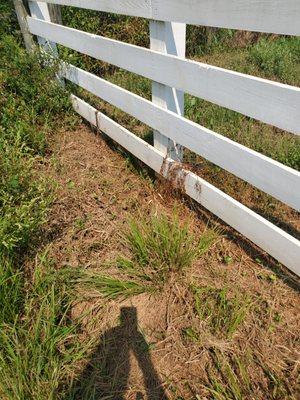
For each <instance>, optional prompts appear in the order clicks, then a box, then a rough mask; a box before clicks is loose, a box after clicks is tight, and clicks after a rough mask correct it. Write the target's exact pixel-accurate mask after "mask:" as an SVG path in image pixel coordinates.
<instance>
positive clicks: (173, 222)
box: [117, 211, 218, 287]
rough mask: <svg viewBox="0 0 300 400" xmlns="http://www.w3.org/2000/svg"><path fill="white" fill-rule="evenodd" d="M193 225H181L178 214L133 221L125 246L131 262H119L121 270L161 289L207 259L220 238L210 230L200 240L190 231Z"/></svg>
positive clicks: (153, 216) (126, 235)
mask: <svg viewBox="0 0 300 400" xmlns="http://www.w3.org/2000/svg"><path fill="white" fill-rule="evenodd" d="M189 225H190V224H189V221H183V222H181V221H180V218H179V216H178V215H177V214H176V212H175V211H174V213H173V215H172V217H168V216H166V215H164V214H157V215H155V214H154V215H152V216H151V217H150V218H147V219H146V218H143V217H141V218H140V219H139V221H138V222H137V221H136V220H131V221H130V222H129V230H128V231H127V232H126V233H125V235H124V242H125V245H126V247H127V248H129V250H130V253H131V256H130V258H124V257H121V258H119V259H118V261H117V264H118V268H119V269H121V270H123V271H124V272H126V273H127V274H129V275H131V276H133V277H134V276H135V277H138V278H140V279H143V280H145V281H147V282H150V283H152V284H154V285H155V286H157V287H161V286H162V285H163V284H164V283H165V282H166V281H167V280H168V278H169V276H170V274H171V273H172V272H173V273H174V272H175V273H182V272H183V271H185V270H186V269H188V268H189V267H191V265H192V263H193V262H194V261H195V260H196V259H197V258H199V257H201V256H203V255H204V254H205V253H206V252H207V251H208V250H209V248H210V247H211V246H212V244H213V243H214V242H215V240H216V238H217V237H218V233H217V232H216V231H213V230H207V231H206V232H204V233H203V234H202V236H201V237H200V239H197V238H196V237H195V235H194V234H193V233H192V232H191V230H190V229H189Z"/></svg>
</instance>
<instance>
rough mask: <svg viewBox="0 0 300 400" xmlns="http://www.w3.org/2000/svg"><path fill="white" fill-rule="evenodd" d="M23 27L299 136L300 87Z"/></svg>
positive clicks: (67, 32)
mask: <svg viewBox="0 0 300 400" xmlns="http://www.w3.org/2000/svg"><path fill="white" fill-rule="evenodd" d="M28 25H29V29H30V31H31V32H32V33H33V34H35V35H39V36H42V37H45V38H47V39H49V40H51V41H53V42H56V43H59V44H61V45H64V46H66V47H69V48H71V49H73V50H76V51H79V52H81V53H84V54H87V55H89V56H91V57H94V58H96V59H100V60H102V61H105V62H108V63H111V64H114V65H116V66H118V67H120V68H123V69H126V70H128V71H131V72H135V73H137V74H139V75H141V76H144V77H146V78H149V79H151V80H153V81H155V82H159V83H162V84H164V85H167V86H170V87H175V88H177V89H179V90H181V91H184V92H186V93H189V94H192V95H194V96H197V97H200V98H202V99H205V100H208V101H210V102H212V103H215V104H218V105H220V106H223V107H227V108H229V109H231V110H234V111H237V112H240V113H242V114H244V115H246V116H248V117H251V118H255V119H257V120H260V121H262V122H265V123H268V124H271V125H274V126H276V127H278V128H280V129H284V130H286V131H289V132H292V133H295V134H300V88H297V87H293V86H289V85H283V84H280V83H277V82H272V81H269V80H266V79H261V78H256V77H253V76H250V75H245V74H241V73H238V72H234V71H229V70H226V69H223V68H218V67H214V66H212V65H207V64H203V63H199V62H195V61H190V60H185V59H181V58H180V57H176V56H172V55H166V54H160V53H159V52H157V51H151V50H149V49H145V48H143V47H138V46H134V45H131V44H127V43H123V42H119V41H117V40H113V39H107V38H104V37H102V36H97V35H93V34H91V33H86V32H82V31H78V30H76V29H72V28H67V27H64V26H60V25H57V24H53V23H49V22H45V21H40V20H38V19H35V18H29V19H28ZM177 95H178V94H177ZM170 106H172V104H171V105H170ZM174 109H175V106H174Z"/></svg>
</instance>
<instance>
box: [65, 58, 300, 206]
mask: <svg viewBox="0 0 300 400" xmlns="http://www.w3.org/2000/svg"><path fill="white" fill-rule="evenodd" d="M62 74H63V75H64V76H65V78H66V79H69V80H70V81H72V82H73V83H75V84H77V85H79V86H80V87H82V88H84V89H86V90H88V91H89V92H91V93H93V94H94V95H96V96H98V97H100V98H101V99H103V100H104V101H107V102H108V103H110V104H112V105H114V106H116V107H118V108H120V109H121V110H123V111H125V112H126V113H128V114H131V115H132V116H133V117H135V118H137V119H138V120H140V121H142V122H144V123H145V124H146V125H148V126H150V127H152V128H153V129H156V130H158V131H159V132H162V133H163V134H164V135H165V136H167V137H169V138H171V139H172V140H174V141H175V142H176V143H180V144H181V145H183V146H184V147H186V148H188V149H190V150H191V151H193V152H195V153H197V154H199V155H201V156H202V157H204V158H206V159H207V160H209V161H211V162H213V163H214V164H216V165H218V166H220V167H221V168H224V169H225V170H227V171H229V172H231V173H233V174H234V175H236V176H238V177H239V178H241V179H244V180H245V181H247V182H249V183H251V184H252V185H254V186H256V187H257V188H259V189H261V190H263V191H264V192H266V193H268V194H270V195H271V196H273V197H275V198H277V199H279V200H281V201H283V202H284V203H286V204H288V205H289V206H291V207H293V208H295V209H296V210H298V211H299V210H300V173H299V172H298V171H295V170H293V169H292V168H289V167H287V166H284V165H283V164H280V163H279V162H277V161H274V160H272V159H270V158H268V157H266V156H264V155H262V154H260V153H257V152H256V151H253V150H251V149H248V148H247V147H245V146H242V145H241V144H239V143H236V142H234V141H232V140H230V139H228V138H226V137H224V136H222V135H220V134H218V133H216V132H213V131H211V130H209V129H207V128H205V127H203V126H200V125H198V124H196V123H194V122H191V121H189V120H188V119H186V118H183V117H181V116H179V115H177V114H175V113H173V112H171V111H169V110H165V109H162V108H160V107H159V106H157V105H155V104H153V103H152V102H150V101H148V100H146V99H144V98H142V97H140V96H137V95H136V94H133V93H131V92H129V91H127V90H125V89H122V88H120V87H119V86H117V85H114V84H112V83H110V82H107V81H106V80H104V79H102V78H99V77H97V76H95V75H93V74H91V73H89V72H86V71H84V70H82V69H80V68H77V67H75V66H72V65H65V68H63V71H62Z"/></svg>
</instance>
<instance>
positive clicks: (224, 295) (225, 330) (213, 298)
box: [186, 286, 250, 340]
mask: <svg viewBox="0 0 300 400" xmlns="http://www.w3.org/2000/svg"><path fill="white" fill-rule="evenodd" d="M192 292H193V297H194V310H195V312H196V315H197V316H198V318H199V319H200V320H201V321H204V322H205V323H206V326H207V329H208V330H209V332H210V333H211V334H212V335H215V336H217V337H221V338H231V337H232V335H233V334H234V333H235V332H236V331H237V329H238V328H239V326H240V325H241V324H242V323H243V321H244V320H245V317H246V315H247V311H248V310H249V307H250V300H249V298H247V297H245V296H241V295H239V294H234V295H233V296H230V294H229V290H228V289H227V288H223V289H216V288H212V287H207V286H203V287H198V286H193V287H192ZM186 334H187V336H188V337H190V338H193V339H194V340H195V339H196V340H197V338H198V337H199V334H198V332H197V329H196V330H195V329H194V328H188V330H187V331H186Z"/></svg>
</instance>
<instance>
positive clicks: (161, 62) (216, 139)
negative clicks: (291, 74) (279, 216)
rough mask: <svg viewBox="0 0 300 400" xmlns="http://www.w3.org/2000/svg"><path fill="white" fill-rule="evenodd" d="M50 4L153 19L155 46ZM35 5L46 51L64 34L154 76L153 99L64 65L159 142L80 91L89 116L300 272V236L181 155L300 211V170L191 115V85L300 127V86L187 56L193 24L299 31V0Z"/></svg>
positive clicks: (218, 100) (238, 107)
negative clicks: (111, 35)
mask: <svg viewBox="0 0 300 400" xmlns="http://www.w3.org/2000/svg"><path fill="white" fill-rule="evenodd" d="M47 3H52V4H58V5H65V6H76V7H81V8H87V9H93V10H99V11H105V12H114V13H120V14H127V15H134V16H138V17H144V18H148V19H150V20H151V21H150V28H151V29H150V35H151V49H146V48H142V47H138V46H134V45H131V44H127V43H123V42H120V41H117V40H112V39H108V38H105V37H102V36H97V35H94V34H92V33H86V32H82V31H79V30H76V29H72V28H68V27H65V26H63V25H59V24H56V23H53V22H51V20H50V14H49V10H48V4H47ZM29 6H30V10H31V16H30V17H28V18H27V22H28V27H29V30H30V32H31V33H32V34H34V35H37V36H38V38H39V43H40V45H41V46H43V47H44V48H46V50H47V51H49V48H51V49H52V51H54V52H56V47H55V43H58V44H60V45H63V46H66V47H69V48H71V49H73V50H76V51H79V52H81V53H84V54H86V55H89V56H91V57H94V58H96V59H99V60H102V61H105V62H108V63H111V64H114V65H116V66H118V67H121V68H123V69H126V70H128V71H131V72H134V73H136V74H139V75H142V76H144V77H146V78H149V79H151V80H152V81H153V99H152V102H151V101H148V100H146V99H144V98H142V97H140V96H137V95H135V94H133V93H131V92H129V91H127V90H125V89H122V88H120V87H119V86H116V85H114V84H112V83H110V82H108V81H106V80H104V79H102V78H100V77H98V76H95V75H93V74H91V73H89V72H87V71H84V70H82V69H80V68H77V67H75V66H73V65H69V64H68V65H66V64H64V65H63V68H62V74H63V76H64V78H66V79H68V80H70V81H71V82H73V83H75V84H77V85H79V86H80V87H82V88H84V89H86V90H88V91H89V92H91V93H93V94H94V95H96V96H98V97H100V98H101V99H103V100H105V101H107V102H109V103H110V104H112V105H114V106H116V107H118V108H119V109H121V110H123V111H125V112H126V113H128V114H130V115H132V116H134V117H135V118H137V119H138V120H140V121H141V122H143V123H145V124H147V125H149V126H150V127H152V128H153V129H154V130H155V132H156V133H155V143H154V146H150V145H149V144H147V143H146V142H144V141H143V140H142V139H140V138H138V137H137V136H135V135H134V134H132V133H131V132H129V131H128V130H126V129H125V128H123V127H121V126H120V125H119V124H118V123H116V122H114V121H112V120H111V119H110V118H108V117H107V116H105V115H103V114H102V113H101V112H99V111H97V110H95V109H94V108H93V107H91V106H90V105H89V104H87V103H86V102H84V101H83V100H81V99H79V98H78V97H76V96H72V102H73V105H74V108H75V110H76V111H77V112H78V113H79V114H80V115H81V116H82V117H84V118H85V119H87V120H88V121H89V122H90V123H91V124H93V125H94V126H96V127H97V128H98V129H100V130H101V131H103V132H105V133H106V134H107V135H108V136H110V137H111V138H112V139H114V140H115V141H117V142H118V143H120V144H121V145H122V146H123V147H124V148H125V149H127V150H128V151H130V152H131V153H132V154H134V155H135V156H136V157H137V158H139V159H141V160H142V161H143V162H144V163H145V164H147V165H148V166H150V167H151V168H152V169H154V170H155V171H156V172H158V173H160V174H162V175H163V176H165V177H166V178H167V179H168V178H171V177H172V180H174V176H176V178H177V182H180V186H181V188H182V189H183V190H184V191H185V192H186V193H187V194H188V195H189V196H191V197H192V198H193V199H195V200H196V201H197V202H199V203H200V204H202V205H203V206H204V207H206V208H207V209H208V210H209V211H211V212H212V213H214V214H215V215H217V216H218V217H219V218H221V219H222V220H224V221H225V222H226V223H228V224H229V225H231V226H232V227H233V228H235V229H236V230H237V231H239V232H240V233H242V234H243V235H245V236H246V237H247V238H248V239H250V240H251V241H252V242H253V243H255V244H256V245H258V246H260V247H261V248H262V249H263V250H265V251H266V252H268V253H269V254H270V255H272V256H273V257H274V258H275V259H277V260H278V261H279V262H281V263H282V264H284V265H285V266H287V267H288V268H289V269H290V270H292V271H293V272H294V273H296V274H297V275H299V276H300V242H299V241H298V240H297V239H296V238H294V237H293V236H291V235H290V234H288V233H286V232H284V231H283V230H282V229H279V228H278V227H277V226H275V225H274V224H272V223H270V222H269V221H267V220H266V219H264V218H263V217H261V216H259V215H258V214H256V213H255V212H253V211H252V210H250V209H249V208H247V207H245V206H244V205H242V204H241V203H239V202H238V201H236V200H234V199H233V198H231V197H230V196H228V195H226V194H225V193H223V192H222V191H220V190H219V189H217V188H216V187H214V186H213V185H211V184H209V183H208V182H206V181H205V180H203V179H202V178H200V177H199V176H197V175H195V174H194V173H191V172H190V171H185V170H184V169H183V168H181V167H180V164H178V162H176V161H178V160H180V159H181V146H183V147H186V148H188V149H190V150H192V151H193V152H195V153H197V154H199V155H201V156H202V157H204V158H206V159H207V160H209V161H211V162H213V163H214V164H216V165H218V166H220V167H222V168H224V169H225V170H227V171H229V172H231V173H232V174H234V175H236V176H238V177H239V178H241V179H243V180H245V181H247V182H249V183H250V184H252V185H253V186H255V187H257V188H259V189H260V190H262V191H264V192H266V193H268V194H270V195H272V196H273V197H275V198H277V199H278V200H280V201H282V202H284V203H286V204H287V205H289V206H290V207H292V208H294V209H295V210H297V211H300V173H299V172H298V171H296V170H293V169H292V168H289V167H287V166H284V165H283V164H280V163H279V162H277V161H274V160H272V159H271V158H268V157H266V156H264V155H262V154H260V153H257V152H255V151H253V150H251V149H249V148H247V147H245V146H242V145H241V144H238V143H236V142H234V141H232V140H230V139H228V138H226V137H224V136H222V135H221V134H219V133H216V132H213V131H211V130H209V129H207V128H205V127H203V126H200V125H198V124H196V123H194V122H191V121H190V120H188V119H186V118H184V116H183V92H186V93H190V94H192V95H194V96H198V97H201V98H202V99H205V100H208V101H210V102H213V103H215V104H218V105H220V106H223V107H227V108H229V109H231V110H234V111H237V112H239V113H242V114H244V115H246V116H249V117H252V118H255V119H257V120H259V121H262V122H265V123H268V124H271V125H273V126H276V127H278V128H281V129H284V130H286V131H289V132H291V133H293V134H296V135H299V134H300V89H299V88H297V87H293V86H289V85H284V84H280V83H277V82H273V81H270V80H266V79H261V78H257V77H254V76H249V75H245V74H241V73H237V72H234V71H230V70H226V69H223V68H218V67H214V66H212V65H207V64H203V63H199V62H195V61H191V60H188V59H186V58H185V24H186V23H188V24H197V25H207V26H214V27H225V28H234V29H245V30H252V31H259V32H270V33H278V34H287V35H300V1H299V0H260V1H257V0H42V1H30V2H29ZM275 134H276V133H274V135H275ZM174 143H176V145H174V146H173V147H172V144H174Z"/></svg>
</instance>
